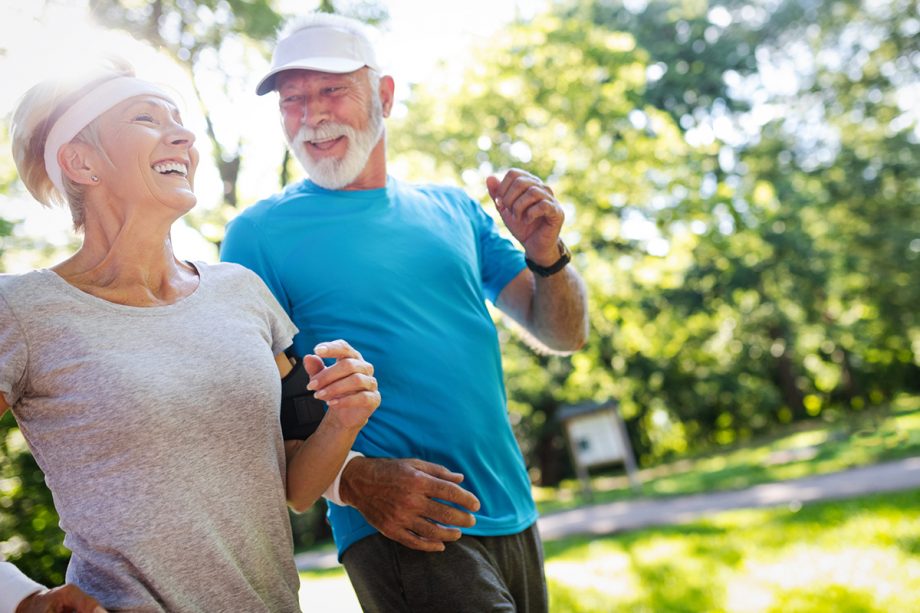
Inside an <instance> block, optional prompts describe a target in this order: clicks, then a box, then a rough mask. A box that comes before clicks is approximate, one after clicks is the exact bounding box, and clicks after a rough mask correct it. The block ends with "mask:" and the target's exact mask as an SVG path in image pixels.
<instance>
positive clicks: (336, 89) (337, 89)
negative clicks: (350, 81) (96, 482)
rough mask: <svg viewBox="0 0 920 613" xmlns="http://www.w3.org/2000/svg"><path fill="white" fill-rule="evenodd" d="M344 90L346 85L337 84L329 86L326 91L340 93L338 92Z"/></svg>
mask: <svg viewBox="0 0 920 613" xmlns="http://www.w3.org/2000/svg"><path fill="white" fill-rule="evenodd" d="M343 91H345V88H344V87H339V86H337V87H327V88H326V93H327V94H338V93H341V92H343Z"/></svg>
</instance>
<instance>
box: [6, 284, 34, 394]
mask: <svg viewBox="0 0 920 613" xmlns="http://www.w3.org/2000/svg"><path fill="white" fill-rule="evenodd" d="M28 359H29V346H28V344H27V343H26V338H25V334H24V332H23V330H22V325H21V324H20V322H19V320H18V319H17V318H16V314H15V313H14V312H13V309H12V308H11V307H10V304H9V302H7V299H6V296H4V295H3V293H2V292H0V392H3V396H4V397H5V398H6V403H7V404H8V405H10V406H13V405H14V404H16V403H17V402H18V401H19V398H20V396H21V395H22V387H23V382H24V380H25V372H26V363H27V362H28Z"/></svg>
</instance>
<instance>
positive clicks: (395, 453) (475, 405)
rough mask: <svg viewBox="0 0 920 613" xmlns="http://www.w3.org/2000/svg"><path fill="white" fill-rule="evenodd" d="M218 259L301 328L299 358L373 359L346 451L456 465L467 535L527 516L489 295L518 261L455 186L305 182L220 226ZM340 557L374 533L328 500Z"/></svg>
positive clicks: (529, 509)
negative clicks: (466, 500) (339, 343)
mask: <svg viewBox="0 0 920 613" xmlns="http://www.w3.org/2000/svg"><path fill="white" fill-rule="evenodd" d="M221 258H222V259H223V260H227V261H231V262H237V263H240V264H242V265H244V266H247V267H248V268H251V269H252V270H254V271H255V272H256V273H258V274H259V275H260V276H261V277H262V278H263V279H264V280H265V282H266V284H267V285H268V287H269V288H270V289H271V290H272V292H273V293H274V294H275V296H276V297H277V299H278V301H279V302H280V303H281V305H282V306H283V307H284V308H285V310H286V311H287V313H288V315H289V316H290V317H291V319H292V320H293V321H294V323H295V324H296V326H297V327H298V329H299V330H300V333H299V334H298V335H297V336H296V337H295V339H294V347H295V350H296V351H297V353H298V354H299V355H303V354H306V353H310V352H312V350H313V347H314V346H315V345H316V343H318V342H320V341H329V340H334V339H337V338H342V339H345V340H346V341H348V342H349V343H351V345H352V346H353V347H355V348H356V349H357V350H358V351H360V352H361V354H362V355H363V356H364V358H365V359H366V360H367V361H369V362H371V363H372V364H373V365H374V375H375V376H376V377H377V381H378V384H379V386H380V393H381V397H382V402H381V405H380V407H379V408H378V409H377V411H376V412H375V413H374V415H373V416H372V417H371V419H370V421H369V422H368V424H367V425H366V426H365V427H364V428H363V430H362V431H361V433H360V434H359V435H358V438H357V441H356V442H355V445H354V448H355V449H356V450H358V451H361V452H362V453H364V454H365V455H367V456H369V457H391V458H406V457H417V458H421V459H423V460H428V461H430V462H436V463H438V464H442V465H444V466H446V467H447V468H449V469H451V470H453V471H457V472H460V473H463V475H464V476H465V479H464V481H463V487H465V488H467V489H469V490H470V491H471V492H472V493H473V494H475V495H476V497H478V498H479V500H480V501H481V503H482V508H481V509H480V511H479V512H478V513H476V525H475V526H474V527H472V528H468V529H465V532H467V533H469V534H476V535H483V536H495V535H507V534H514V533H517V532H520V531H521V530H523V529H525V528H527V527H528V526H530V525H531V524H532V523H533V522H534V521H536V518H537V512H536V507H535V506H534V503H533V499H532V497H531V494H530V481H529V479H528V475H527V470H526V467H525V465H524V459H523V457H522V455H521V451H520V449H519V447H518V445H517V441H516V440H515V438H514V435H513V433H512V431H511V425H510V423H509V421H508V413H507V407H506V398H505V388H504V381H503V378H502V368H501V355H500V352H499V345H498V336H497V334H496V330H495V326H494V324H493V322H492V318H491V317H490V315H489V312H488V309H487V308H486V304H485V301H486V300H487V299H488V300H490V301H492V302H494V301H495V300H496V299H497V297H498V295H499V293H501V291H502V289H503V288H504V287H505V285H506V284H507V283H508V282H509V281H510V280H511V279H513V278H514V277H515V276H516V275H517V274H518V273H519V272H520V271H521V270H522V269H523V268H524V255H523V253H522V252H521V251H520V250H518V249H516V248H515V247H514V245H513V244H512V243H511V242H510V241H508V240H506V239H504V238H502V237H501V236H499V234H498V232H497V230H496V227H495V223H494V222H493V221H492V219H491V218H490V217H489V216H488V215H487V214H486V213H485V211H484V210H483V209H482V207H481V206H480V205H479V204H478V203H476V202H475V201H473V200H471V199H470V198H469V196H467V195H466V194H465V193H464V192H463V191H462V190H459V189H455V188H449V187H443V186H413V185H409V184H406V183H402V182H400V181H397V180H395V179H393V178H389V179H388V180H387V186H386V187H385V188H382V189H374V190H366V191H329V190H325V189H323V188H320V187H318V186H317V185H315V184H314V183H312V182H310V181H303V182H300V183H298V184H295V185H292V186H289V187H288V188H287V189H285V190H284V192H282V193H281V194H278V195H275V196H272V197H271V198H268V199H266V200H263V201H261V202H259V203H257V204H255V205H254V206H252V207H250V208H248V209H246V210H245V211H244V212H243V213H242V214H240V216H239V217H237V218H236V219H235V220H233V222H231V223H230V225H229V226H228V229H227V236H226V239H225V240H224V243H223V246H222V249H221ZM329 519H330V522H331V524H332V530H333V535H334V537H335V541H336V544H337V545H338V548H339V553H340V555H341V553H342V552H344V551H345V549H347V548H348V547H349V546H350V545H351V544H352V543H354V542H355V541H357V540H358V539H361V538H363V537H365V536H368V535H370V534H373V533H374V529H373V528H372V527H371V526H370V525H369V524H368V523H367V522H366V521H365V520H364V518H363V517H362V516H361V514H360V513H358V512H357V511H356V510H355V509H353V508H351V507H340V506H337V505H334V504H330V505H329Z"/></svg>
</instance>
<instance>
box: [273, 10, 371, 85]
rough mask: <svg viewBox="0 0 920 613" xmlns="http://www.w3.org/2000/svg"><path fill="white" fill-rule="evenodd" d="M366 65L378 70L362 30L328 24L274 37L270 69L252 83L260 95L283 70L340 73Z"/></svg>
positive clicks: (315, 25) (368, 41) (311, 26)
mask: <svg viewBox="0 0 920 613" xmlns="http://www.w3.org/2000/svg"><path fill="white" fill-rule="evenodd" d="M364 66H367V67H368V68H372V69H374V70H379V67H378V65H377V57H376V56H375V54H374V48H373V47H372V46H371V42H370V40H369V39H368V38H367V37H366V36H364V35H363V34H362V33H360V32H358V31H356V30H353V29H348V28H344V27H337V26H336V25H332V24H329V23H323V22H319V23H315V24H310V25H307V26H305V27H303V28H299V29H296V30H294V31H292V32H290V33H289V34H286V35H284V36H282V37H281V39H279V40H278V44H277V45H276V46H275V52H274V53H272V64H271V68H270V69H269V71H268V74H266V75H265V76H264V77H262V80H261V81H259V84H258V85H257V86H256V94H258V95H259V96H262V95H264V94H267V93H268V92H270V91H272V90H274V89H275V75H277V74H278V73H279V72H283V71H285V70H297V69H300V70H318V71H320V72H331V73H336V74H342V73H346V72H354V71H355V70H358V69H359V68H363V67H364Z"/></svg>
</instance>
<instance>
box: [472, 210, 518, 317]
mask: <svg viewBox="0 0 920 613" xmlns="http://www.w3.org/2000/svg"><path fill="white" fill-rule="evenodd" d="M470 210H471V211H472V212H471V216H472V222H473V228H474V229H475V231H476V235H477V237H478V240H479V271H480V275H481V277H482V288H483V290H484V291H485V295H486V298H488V299H489V301H491V302H492V303H493V304H494V303H495V301H496V300H498V295H499V294H501V292H502V290H503V289H505V286H506V285H508V282H509V281H511V280H512V279H513V278H515V277H516V276H517V275H518V273H520V272H521V271H522V270H523V269H524V266H525V263H524V252H522V251H521V250H520V249H518V248H517V247H516V246H515V245H514V243H512V242H511V241H510V240H508V239H507V238H505V237H503V236H502V235H501V234H499V232H498V226H497V225H496V224H495V220H494V219H492V218H491V217H490V216H489V215H488V214H487V213H486V212H485V210H483V208H482V207H481V206H480V205H479V204H478V203H476V202H474V201H473V200H470Z"/></svg>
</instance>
